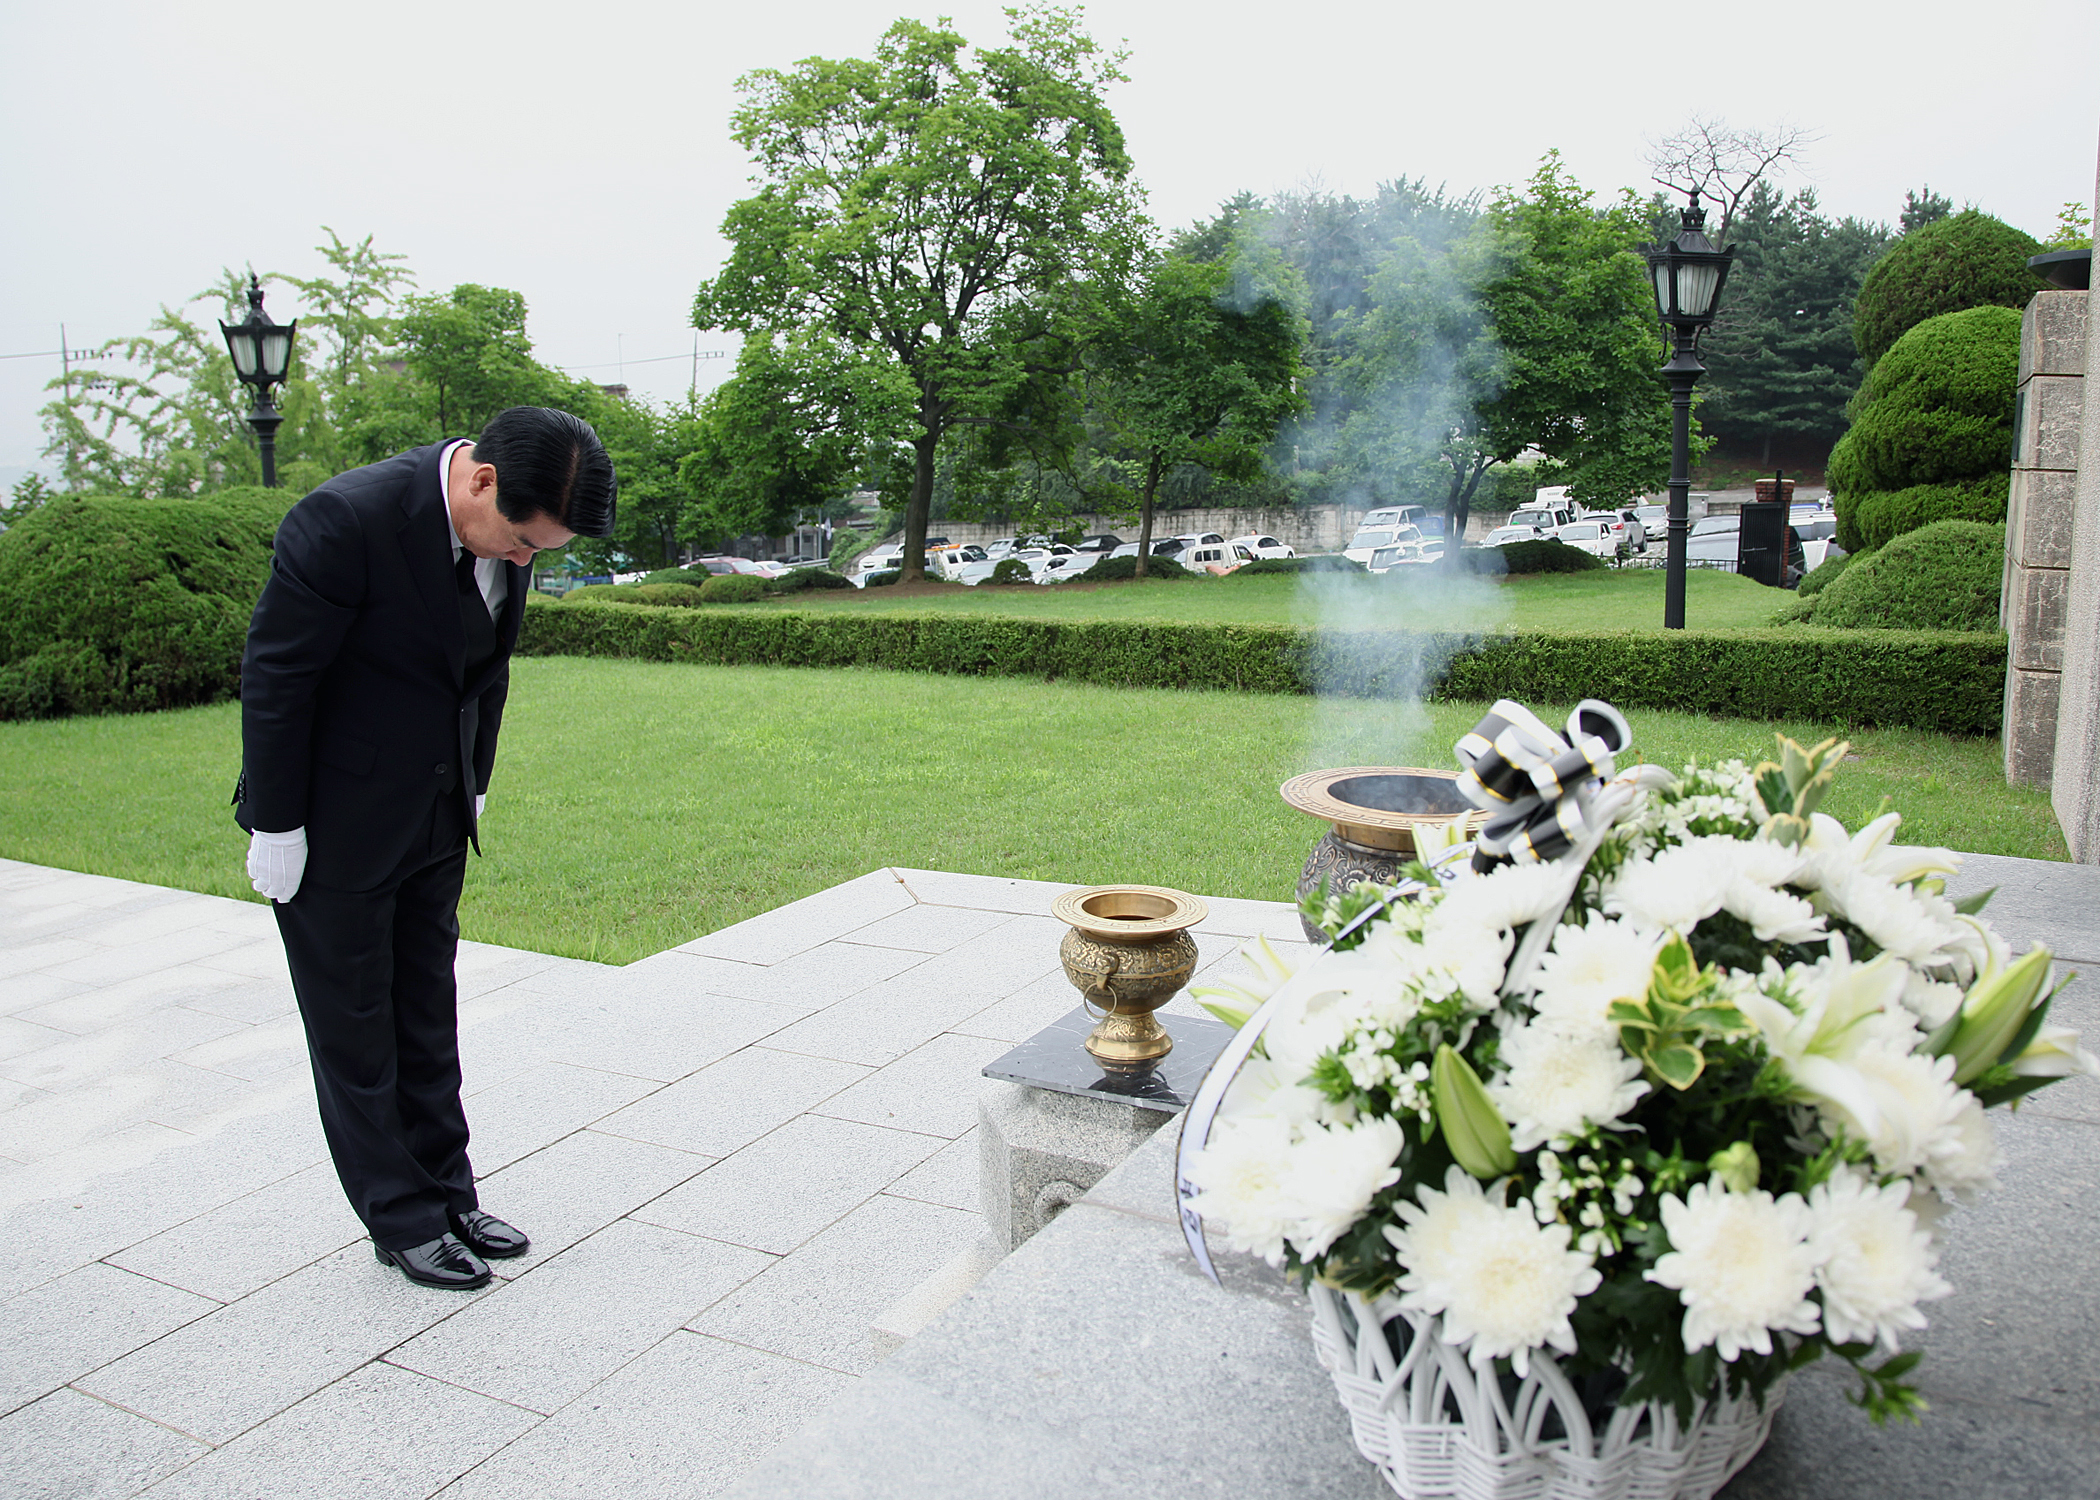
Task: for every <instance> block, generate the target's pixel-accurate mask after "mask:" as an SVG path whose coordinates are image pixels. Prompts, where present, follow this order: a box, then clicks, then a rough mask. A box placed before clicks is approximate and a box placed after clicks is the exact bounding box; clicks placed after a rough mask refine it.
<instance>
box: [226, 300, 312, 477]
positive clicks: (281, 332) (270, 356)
mask: <svg viewBox="0 0 2100 1500" xmlns="http://www.w3.org/2000/svg"><path fill="white" fill-rule="evenodd" d="M262 304H263V290H262V283H261V282H260V281H257V280H256V279H255V274H254V273H253V272H252V271H251V272H250V273H249V275H248V317H247V320H246V321H244V322H240V323H227V322H225V321H223V320H222V321H221V322H220V324H219V332H221V333H223V334H224V335H226V352H227V353H228V354H231V355H232V356H233V369H234V373H235V374H236V375H239V376H240V377H241V383H242V384H243V385H251V386H253V387H255V405H254V407H253V408H252V409H251V410H250V411H249V413H248V425H249V426H250V427H252V428H254V429H255V436H256V438H257V440H258V441H259V442H260V443H261V444H262V481H263V483H264V484H266V485H268V486H270V487H271V488H272V489H274V488H276V485H277V427H278V424H279V423H281V422H283V421H284V416H283V414H282V413H280V412H279V411H278V410H277V404H276V403H275V402H273V401H272V400H271V399H270V387H272V386H275V385H282V384H284V376H285V372H286V371H287V370H289V369H290V368H291V364H292V330H293V329H295V328H297V327H298V326H299V322H298V320H297V319H296V318H295V319H293V320H292V321H291V322H289V323H273V322H271V321H270V315H269V314H268V313H266V312H264V311H263V305H262Z"/></svg>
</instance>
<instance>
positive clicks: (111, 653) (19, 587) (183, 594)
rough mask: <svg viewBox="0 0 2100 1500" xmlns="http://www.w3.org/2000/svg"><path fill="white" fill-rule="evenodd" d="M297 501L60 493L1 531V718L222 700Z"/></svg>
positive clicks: (272, 493) (248, 495)
mask: <svg viewBox="0 0 2100 1500" xmlns="http://www.w3.org/2000/svg"><path fill="white" fill-rule="evenodd" d="M297 498H298V496H297V495H295V494H292V493H290V492H288V491H285V490H263V489H244V490H223V491H219V492H217V493H215V494H209V495H202V496H184V497H182V498H180V499H162V500H139V499H134V498H132V497H130V496H125V495H61V496H58V497H55V498H53V499H51V500H48V501H46V502H45V503H44V504H43V505H41V506H39V507H38V508H37V509H36V510H34V511H32V512H30V513H29V514H28V515H27V516H25V517H23V518H22V519H21V520H19V521H17V522H16V523H15V524H14V525H12V526H10V527H9V528H8V529H7V530H6V531H5V532H0V719H21V718H48V717H55V716H58V715H62V714H78V713H132V712H142V711H146V710H151V709H161V708H178V707H181V706H183V705H186V704H192V703H209V702H212V701H214V700H216V699H220V698H227V697H231V696H232V695H233V694H234V693H235V691H236V690H237V689H238V687H239V683H240V673H241V649H242V647H243V646H244V645H245V644H246V641H247V636H248V617H249V616H250V615H251V614H253V613H254V610H255V601H256V599H257V597H258V596H259V595H260V594H261V593H262V586H263V583H264V582H265V580H267V579H268V577H269V574H270V545H271V541H272V539H273V537H274V536H275V535H276V531H277V523H278V522H279V521H281V520H283V519H284V513H285V511H286V510H288V509H289V508H290V506H291V503H292V501H294V500H296V499H297Z"/></svg>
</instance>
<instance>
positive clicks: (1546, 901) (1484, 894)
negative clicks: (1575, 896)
mask: <svg viewBox="0 0 2100 1500" xmlns="http://www.w3.org/2000/svg"><path fill="white" fill-rule="evenodd" d="M1571 873H1572V872H1571V871H1569V870H1567V869H1566V868H1564V867H1562V866H1560V865H1558V864H1543V865H1503V866H1501V867H1500V868H1498V869H1495V870H1492V871H1490V872H1489V873H1487V874H1485V875H1475V876H1473V877H1471V878H1469V879H1461V880H1458V881H1454V882H1453V883H1452V884H1451V886H1450V887H1449V888H1447V889H1446V890H1445V892H1444V899H1443V900H1442V901H1439V902H1438V903H1437V906H1436V910H1435V911H1433V912H1432V913H1430V917H1429V922H1428V924H1427V925H1428V930H1431V931H1434V930H1436V929H1438V928H1443V929H1446V930H1460V929H1466V930H1474V931H1480V932H1508V931H1509V930H1510V929H1511V928H1514V927H1522V926H1524V925H1525V924H1526V923H1527V922H1535V921H1537V920H1538V919H1539V918H1540V917H1543V916H1547V915H1549V914H1551V913H1553V912H1555V911H1557V910H1559V909H1560V907H1561V906H1563V905H1564V904H1566V902H1567V899H1568V881H1569V877H1570V875H1571Z"/></svg>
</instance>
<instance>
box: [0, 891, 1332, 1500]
mask: <svg viewBox="0 0 2100 1500" xmlns="http://www.w3.org/2000/svg"><path fill="white" fill-rule="evenodd" d="M1063 889H1064V887H1062V886H1052V885H1042V884H1037V883H1033V882H1027V881H1010V880H999V879H988V878H983V877H975V876H967V875H947V874H941V873H938V872H932V871H915V870H878V871H875V872H874V873H872V874H869V875H866V876H863V877H862V878H860V879H858V880H854V881H850V882H848V883H846V884H844V885H841V886H837V887H834V888H832V889H830V890H827V891H823V892H820V893H819V894H817V895H815V896H812V897H810V898H808V899H807V900H804V901H798V902H796V903H794V904H793V905H791V906H787V907H783V908H781V909H779V910H776V911H772V912H768V913H766V914H765V915H763V916H760V917H757V918H754V919H753V920H751V921H749V922H745V923H742V924H739V925H738V926H735V927H731V928H728V929H725V930H724V931H721V932H717V933H714V934H712V935H710V936H708V937H705V938H702V939H700V940H699V941H697V942H693V943H689V944H687V945H685V946H684V947H682V948H678V949H674V950H672V951H669V952H666V953H660V954H657V955H655V956H654V957H652V958H649V959H646V960H643V961H642V962H640V963H636V964H632V965H629V966H627V967H625V968H611V967H607V966H603V965H598V964H589V963H580V962H576V961H574V960H569V959H560V958H551V957H549V956H547V955H545V954H538V953H526V952H520V951H516V950H511V949H504V948H495V947H490V946H488V945H485V944H477V943H468V944H463V945H462V947H461V952H460V961H459V973H460V981H461V984H460V993H461V997H462V1005H461V1011H460V1017H461V1048H462V1053H463V1060H464V1068H465V1074H466V1090H467V1094H468V1096H469V1097H468V1105H467V1111H468V1117H469V1120H470V1122H471V1123H472V1125H473V1127H474V1144H473V1147H472V1151H473V1156H474V1162H475V1166H476V1168H477V1171H478V1172H479V1173H480V1174H481V1178H482V1181H481V1192H482V1197H483V1202H484V1203H485V1204H486V1205H487V1206H488V1207H489V1208H491V1209H492V1210H494V1211H496V1212H498V1213H500V1214H502V1215H504V1216H506V1217H509V1218H513V1219H515V1220H516V1221H517V1222H518V1223H519V1224H521V1225H523V1226H524V1227H525V1228H526V1229H527V1230H528V1232H529V1233H530V1234H531V1235H532V1237H533V1241H534V1244H533V1251H532V1253H531V1254H530V1255H529V1256H527V1257H525V1258H524V1259H523V1260H519V1261H507V1262H498V1263H497V1266H498V1269H499V1271H500V1277H501V1279H499V1280H498V1281H497V1282H495V1283H494V1284H492V1285H491V1286H490V1287H489V1288H487V1289H485V1290H484V1291H482V1292H480V1293H477V1294H471V1295H460V1294H457V1293H446V1292H438V1291H432V1290H428V1289H424V1288H419V1287H415V1286H412V1285H410V1284H409V1283H407V1282H406V1281H404V1280H403V1279H402V1277H401V1276H400V1274H399V1273H398V1272H395V1271H391V1270H388V1269H385V1268H382V1267H380V1266H379V1265H377V1264H376V1263H375V1262H374V1260H373V1258H372V1255H371V1252H370V1250H369V1248H368V1247H367V1245H366V1243H365V1241H364V1239H363V1236H362V1229H361V1227H360V1226H359V1224H358V1223H357V1221H356V1219H355V1218H354V1217H353V1216H352V1215H351V1213H350V1211H349V1209H348V1207H347V1206H346V1205H345V1204H344V1202H343V1198H342V1193H341V1191H340V1189H339V1188H338V1187H337V1185H336V1182H335V1179H334V1174H333V1171H332V1170H331V1168H330V1167H329V1165H328V1159H327V1151H326V1148H325V1146H324V1145H323V1142H322V1139H321V1132H320V1127H319V1123H318V1121H317V1119H316V1117H315V1111H314V1103H313V1089H312V1084H311V1080H310V1078H309V1075H308V1073H307V1069H306V1061H305V1049H304V1044H303V1042H302V1040H301V1034H300V1029H299V1024H298V1019H297V1015H296V1012H295V1008H294V1005H293V1000H292V993H291V987H290V984H289V981H288V980H287V978H286V975H285V971H284V961H283V953H282V950H281V948H280V947H279V946H278V940H277V936H276V926H275V923H274V922H273V921H272V920H271V917H270V914H269V911H268V910H267V908H265V907H263V906H261V905H257V904H253V903H249V902H242V901H232V900H226V899H222V898H218V897H211V896H198V895H193V894H190V893H187V892H183V891H175V890H167V889H163V888H160V887H154V886H146V885H139V884H134V883H132V882H128V881H122V880H109V879H103V878H101V877H97V876H89V875H76V874H71V873H69V872H66V871H61V870H51V869H44V868H40V867H37V866H32V865H25V864H19V863H14V862H11V861H0V1059H4V1060H0V1224H4V1226H5V1228H4V1231H0V1493H4V1494H6V1495H8V1496H9V1497H15V1496H24V1497H26V1496H39V1497H58V1496H67V1497H84V1496H95V1497H102V1500H118V1497H125V1496H130V1495H134V1494H140V1493H145V1492H150V1493H151V1494H152V1495H153V1496H154V1497H156V1500H172V1497H182V1496H197V1497H210V1500H228V1497H237V1496H249V1495H256V1496H261V1495H268V1496H269V1497H271V1500H295V1497H296V1500H306V1497H324V1496H338V1495H340V1496H345V1497H351V1496H354V1497H358V1500H396V1497H419V1496H426V1495H435V1494H440V1493H442V1494H444V1495H446V1496H447V1497H456V1500H473V1497H499V1496H514V1497H519V1500H556V1497H569V1496H573V1497H579V1500H583V1497H588V1500H601V1497H604V1496H607V1495H614V1494H617V1495H621V1496H632V1497H646V1496H656V1495H663V1496H671V1495H677V1496H704V1495H709V1494H713V1493H716V1492H717V1491H719V1490H720V1489H722V1488H723V1487H724V1486H725V1485H727V1484H728V1483H729V1482H730V1481H732V1480H733V1479H734V1478H735V1476H736V1475H737V1474H739V1473H740V1472H741V1471H742V1470H743V1469H744V1468H745V1466H747V1465H748V1464H749V1463H750V1462H751V1461H752V1460H753V1459H755V1458H756V1457H757V1456H758V1455H759V1454H760V1453H762V1452H763V1451H764V1450H765V1449H766V1448H768V1447H770V1446H771V1445H772V1444H773V1443H774V1442H775V1441H777V1440H778V1439H779V1437H780V1436H781V1435H782V1434H783V1433H784V1432H787V1431H790V1430H792V1429H793V1428H795V1427H796V1426H798V1425H799V1424H800V1423H801V1422H802V1421H803V1420H804V1419H805V1418H807V1417H808V1416H810V1415H811V1414H812V1413H814V1412H815V1411H817V1410H818V1409H820V1408H821V1407H822V1406H823V1405H825V1404H826V1403H827V1402H828V1401H830V1400H831V1399H833V1398H834V1397H836V1396H837V1395H839V1394H840V1393H842V1392H843V1391H844V1390H846V1389H848V1388H850V1387H851V1386H852V1384H853V1383H854V1380H855V1377H857V1376H859V1375H861V1374H863V1373H864V1372H866V1371H868V1370H869V1369H872V1368H873V1367H875V1365H876V1363H877V1362H878V1360H880V1358H881V1357H882V1356H883V1355H884V1354H885V1353H887V1352H888V1351H889V1350H890V1349H892V1348H894V1347H895V1345H896V1342H897V1339H896V1337H895V1336H894V1335H893V1334H890V1335H886V1334H885V1333H883V1332H880V1331H878V1330H877V1328H876V1325H877V1324H881V1323H884V1322H885V1318H884V1315H885V1313H886V1312H887V1311H888V1310H889V1309H891V1308H892V1306H893V1305H895V1304H898V1303H899V1302H900V1301H902V1302H904V1303H906V1304H909V1302H910V1300H911V1294H913V1293H914V1292H915V1291H918V1290H919V1289H921V1288H923V1287H924V1286H925V1285H926V1284H927V1283H928V1282H929V1280H934V1281H938V1279H939V1277H938V1273H940V1272H941V1271H942V1270H943V1268H944V1267H949V1266H951V1265H952V1264H953V1263H954V1262H956V1260H957V1259H958V1257H965V1258H966V1257H967V1254H968V1252H969V1251H970V1249H971V1247H972V1246H973V1245H974V1244H976V1243H977V1241H978V1240H979V1238H980V1233H981V1221H980V1219H979V1217H978V1214H977V1186H978V1150H977V1142H976V1140H975V1126H976V1120H977V1091H978V1086H979V1083H980V1079H979V1077H978V1072H979V1069H981V1068H982V1067H983V1066H984V1064H985V1063H987V1062H989V1061H991V1060H992V1059H994V1058H996V1057H999V1056H1000V1055H1002V1054H1004V1053H1006V1052H1007V1051H1009V1050H1010V1049H1011V1048H1012V1047H1013V1046H1014V1045H1015V1044H1016V1043H1018V1042H1020V1041H1022V1040H1024V1039H1025V1038H1027V1037H1029V1036H1031V1035H1032V1034H1034V1033H1035V1032H1036V1031H1037V1030H1039V1029H1040V1028H1041V1027H1043V1026H1045V1025H1047V1024H1049V1023H1050V1022H1051V1021H1053V1020H1055V1019H1056V1018H1057V1017H1058V1016H1060V1015H1062V1014H1063V1013H1064V1012H1065V1011H1067V1010H1068V1009H1070V1008H1071V1006H1072V1004H1073V1002H1074V999H1075V995H1074V992H1073V990H1072V988H1071V986H1070V985H1069V984H1068V983H1066V981H1065V979H1064V977H1063V975H1062V973H1061V972H1060V971H1059V969H1058V964H1057V944H1058V940H1059V938H1060V937H1061V936H1062V935H1063V933H1064V931H1065V929H1064V927H1063V925H1062V924H1060V923H1058V922H1056V921H1054V920H1052V919H1051V917H1050V916H1049V915H1048V913H1049V908H1050V901H1051V899H1052V897H1054V896H1055V895H1057V894H1058V893H1059V892H1060V891H1062V890H1063ZM1211 912H1212V915H1211V918H1210V922H1209V924H1208V926H1206V928H1204V929H1203V930H1201V931H1199V932H1198V933H1197V935H1196V936H1197V942H1198V945H1199V948H1200V951H1201V954H1202V962H1203V964H1204V966H1206V967H1209V966H1212V965H1215V964H1218V963H1221V962H1235V961H1236V960H1233V959H1232V957H1231V955H1232V954H1233V952H1234V951H1235V950H1236V949H1237V948H1238V947H1239V945H1240V944H1241V943H1243V942H1244V941H1246V939H1247V938H1249V937H1251V936H1252V935H1254V934H1255V933H1257V932H1262V931H1268V932H1270V933H1271V934H1272V935H1274V936H1277V937H1288V936H1293V935H1295V933H1294V922H1295V919H1294V918H1292V916H1291V914H1290V911H1289V909H1288V908H1287V907H1280V906H1274V905H1272V904H1269V903H1261V902H1237V901H1214V902H1212V903H1211ZM1174 1011H1179V1012H1180V1013H1183V1014H1200V1013H1198V1012H1195V1011H1193V1009H1192V1008H1191V1007H1190V1005H1189V1002H1188V1001H1187V1000H1186V998H1185V997H1184V998H1183V999H1181V1000H1179V1001H1177V1002H1175V1006H1174V1007H1173V1008H1172V1009H1171V1010H1170V1014H1171V1013H1173V1012H1174ZM921 1316H922V1317H923V1315H921ZM897 1321H898V1320H897V1319H896V1318H895V1317H891V1318H889V1319H888V1320H887V1323H888V1324H895V1323H896V1322H897ZM908 1326H916V1321H910V1322H909V1323H908Z"/></svg>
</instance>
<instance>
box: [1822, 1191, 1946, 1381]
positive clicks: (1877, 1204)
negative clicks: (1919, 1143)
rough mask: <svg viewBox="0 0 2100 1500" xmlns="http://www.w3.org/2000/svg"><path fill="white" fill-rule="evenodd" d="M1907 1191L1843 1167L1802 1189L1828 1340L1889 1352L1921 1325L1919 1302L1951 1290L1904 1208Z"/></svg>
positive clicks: (1927, 1237) (1925, 1239) (1928, 1238)
mask: <svg viewBox="0 0 2100 1500" xmlns="http://www.w3.org/2000/svg"><path fill="white" fill-rule="evenodd" d="M1910 1196H1911V1190H1910V1184H1908V1183H1907V1182H1900V1181H1899V1182H1892V1183H1890V1184H1889V1185H1888V1186H1887V1187H1876V1186H1875V1185H1874V1184H1873V1182H1872V1181H1870V1180H1869V1179H1868V1178H1867V1177H1865V1176H1864V1175H1862V1174H1861V1173H1859V1172H1855V1171H1852V1170H1850V1169H1848V1168H1840V1169H1839V1170H1838V1171H1836V1172H1834V1173H1832V1174H1831V1177H1830V1180H1829V1181H1828V1182H1826V1183H1824V1184H1823V1185H1822V1186H1821V1187H1818V1188H1816V1189H1815V1190H1814V1191H1813V1192H1811V1193H1810V1194H1809V1195H1808V1213H1809V1221H1810V1223H1809V1231H1808V1245H1809V1249H1810V1250H1812V1251H1813V1252H1814V1253H1815V1258H1816V1284H1817V1285H1818V1286H1820V1287H1821V1288H1822V1289H1823V1331H1824V1333H1826V1334H1828V1335H1829V1337H1830V1340H1831V1342H1833V1343H1838V1344H1850V1343H1879V1344H1881V1345H1882V1346H1883V1347H1885V1348H1887V1349H1890V1350H1893V1349H1895V1347H1896V1346H1897V1343H1898V1342H1899V1341H1900V1340H1901V1339H1902V1337H1903V1330H1904V1329H1906V1328H1923V1327H1924V1326H1925V1315H1924V1314H1923V1313H1921V1312H1919V1311H1918V1304H1919V1303H1920V1302H1930V1301H1931V1300H1933V1299H1934V1298H1936V1297H1944V1296H1946V1295H1947V1294H1948V1293H1949V1292H1950V1291H1952V1290H1953V1288H1952V1287H1950V1286H1948V1285H1947V1283H1946V1282H1944V1281H1942V1280H1940V1278H1939V1277H1938V1276H1937V1275H1935V1274H1934V1273H1933V1269H1932V1268H1933V1263H1934V1262H1935V1261H1936V1260H1937V1259H1938V1258H1939V1257H1938V1254H1937V1252H1936V1251H1935V1250H1934V1249H1933V1244H1932V1236H1931V1235H1930V1234H1929V1233H1927V1232H1926V1231H1925V1230H1924V1229H1922V1228H1920V1227H1919V1225H1918V1220H1917V1216H1916V1215H1914V1214H1913V1213H1912V1212H1911V1211H1910V1209H1909V1208H1908V1207H1907V1206H1906V1204H1907V1202H1908V1200H1909V1198H1910Z"/></svg>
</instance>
